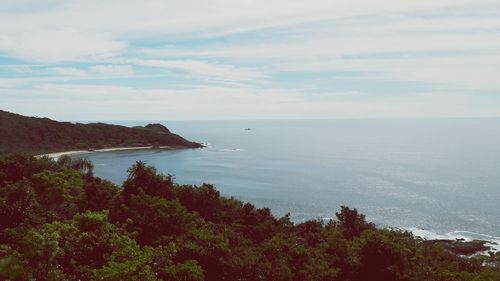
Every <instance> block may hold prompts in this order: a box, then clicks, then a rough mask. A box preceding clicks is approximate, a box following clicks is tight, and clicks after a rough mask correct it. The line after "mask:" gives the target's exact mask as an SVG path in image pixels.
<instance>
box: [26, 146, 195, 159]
mask: <svg viewBox="0 0 500 281" xmlns="http://www.w3.org/2000/svg"><path fill="white" fill-rule="evenodd" d="M186 148H187V147H186ZM146 149H160V150H177V149H185V148H184V147H177V146H159V147H152V146H131V147H112V148H101V149H94V150H68V151H61V152H51V153H45V154H39V155H35V157H49V158H52V159H56V160H57V158H59V157H61V156H65V155H68V156H70V155H75V154H90V153H99V152H115V151H128V150H146Z"/></svg>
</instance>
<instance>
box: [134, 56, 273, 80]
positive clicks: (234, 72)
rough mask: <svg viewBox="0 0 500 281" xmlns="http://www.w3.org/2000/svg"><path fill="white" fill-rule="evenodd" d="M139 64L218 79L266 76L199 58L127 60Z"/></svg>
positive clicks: (258, 78)
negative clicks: (179, 70)
mask: <svg viewBox="0 0 500 281" xmlns="http://www.w3.org/2000/svg"><path fill="white" fill-rule="evenodd" d="M127 62H129V63H133V64H136V65H141V66H149V67H160V68H174V69H181V70H184V71H187V72H189V73H191V74H193V75H196V76H199V77H201V78H208V79H215V80H219V81H256V80H260V79H264V78H266V76H265V75H264V74H263V73H262V72H259V71H257V70H255V69H250V68H245V67H235V66H233V65H228V64H218V63H211V62H206V61H200V60H137V59H136V60H128V61H127Z"/></svg>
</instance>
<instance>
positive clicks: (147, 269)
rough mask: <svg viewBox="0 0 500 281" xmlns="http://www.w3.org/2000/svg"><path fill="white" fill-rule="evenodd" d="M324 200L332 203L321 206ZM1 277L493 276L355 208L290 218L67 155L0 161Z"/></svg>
mask: <svg viewBox="0 0 500 281" xmlns="http://www.w3.org/2000/svg"><path fill="white" fill-rule="evenodd" d="M332 207H333V206H332ZM0 217H1V218H2V219H1V220H0V280H178V281H179V280H180V281H182V280H184V281H188V280H192V281H200V280H213V281H224V280H228V281H229V280H231V281H233V280H241V281H242V280H269V281H306V280H318V281H320V280H323V281H327V280H339V281H370V280H375V281H377V280H383V281H391V280H401V281H403V280H406V281H423V280H427V281H429V280H436V281H453V280H460V281H466V280H467V281H469V280H475V281H479V280H483V281H486V280H488V281H494V280H500V266H499V257H498V256H495V255H492V256H491V257H481V258H461V257H459V256H456V255H454V254H451V253H450V252H448V251H447V250H445V249H444V248H442V247H441V246H440V245H437V244H435V243H427V242H426V241H423V240H420V239H417V238H415V237H413V236H412V235H411V234H410V233H407V232H401V231H397V230H387V229H378V228H376V227H375V226H374V225H372V224H371V223H368V222H366V221H365V218H364V216H363V215H361V214H359V213H358V212H357V211H356V209H350V208H348V207H341V209H340V211H339V212H338V213H337V220H335V221H330V222H327V223H324V222H322V221H316V220H311V221H307V222H303V223H299V224H294V223H292V222H291V221H290V219H289V217H288V216H284V217H282V218H275V217H274V216H273V215H272V214H271V212H270V210H269V209H266V208H264V209H257V208H255V207H254V206H253V205H251V204H249V203H243V202H241V201H238V200H235V199H233V198H226V197H222V196H220V194H219V192H218V191H217V190H216V189H215V188H214V187H213V186H212V185H209V184H203V185H201V186H188V185H178V184H175V183H174V182H173V180H172V177H171V176H168V175H162V174H159V173H158V172H157V171H156V170H155V168H154V167H152V166H148V165H146V164H145V163H143V162H137V163H136V164H135V165H133V166H132V167H131V168H130V169H129V170H128V179H127V180H126V181H125V182H124V183H123V185H122V187H121V188H120V187H118V186H116V185H114V184H112V183H111V182H109V181H106V180H102V179H100V178H97V177H95V176H93V173H92V163H90V162H88V161H86V160H73V159H71V158H69V157H67V156H63V157H61V158H59V160H58V161H57V162H54V161H53V160H51V159H49V158H41V159H37V158H34V157H30V156H23V155H13V156H8V157H4V158H3V159H1V160H0Z"/></svg>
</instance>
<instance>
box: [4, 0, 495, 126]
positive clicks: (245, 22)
mask: <svg viewBox="0 0 500 281" xmlns="http://www.w3.org/2000/svg"><path fill="white" fill-rule="evenodd" d="M0 109H3V110H7V111H11V112H16V113H20V114H24V115H29V116H44V117H49V118H54V119H59V120H212V119H324V118H439V117H446V118H448V117H498V116H500V1H498V0H494V1H491V0H439V1H436V0H383V1H374V0H307V1H306V0H266V1H261V0H204V1H199V0H177V1H169V0H162V1H158V0H148V1H130V0H119V1H118V0H117V1H115V0H105V1H103V0H84V1H76V0H44V1H40V0H17V1H12V0H2V1H0Z"/></svg>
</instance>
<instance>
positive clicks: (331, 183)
mask: <svg viewBox="0 0 500 281" xmlns="http://www.w3.org/2000/svg"><path fill="white" fill-rule="evenodd" d="M114 123H117V124H122V125H128V126H132V125H139V124H141V125H145V124H146V123H147V121H145V122H135V121H134V122H126V121H123V122H114ZM161 123H163V124H164V125H166V126H167V127H168V128H170V129H171V131H173V132H175V133H177V134H180V135H181V136H184V137H186V138H187V139H189V140H192V141H198V142H204V143H208V147H207V148H205V149H196V150H191V149H190V150H179V151H156V150H148V151H128V152H102V153H93V154H87V155H85V156H86V157H88V158H89V159H90V160H92V161H93V162H94V164H95V172H96V174H97V175H98V176H100V177H103V178H106V179H109V180H112V181H113V182H115V183H117V184H121V183H122V182H123V180H124V179H125V178H126V170H127V168H128V167H129V166H131V165H132V164H133V163H134V162H135V161H137V160H145V161H147V163H149V164H152V165H155V166H156V167H157V169H158V170H159V171H161V172H163V173H169V174H173V175H175V179H176V181H177V182H179V183H188V184H197V185H199V184H201V183H203V182H207V183H212V184H214V185H215V186H216V187H217V188H218V189H219V190H220V191H221V193H222V194H223V195H226V196H234V197H236V198H238V199H241V200H244V201H249V202H251V203H253V204H255V205H257V206H259V207H269V208H271V210H272V211H273V213H274V214H276V215H278V216H281V215H284V214H286V213H291V216H292V219H293V220H294V221H297V222H299V221H302V220H306V219H315V218H330V217H334V216H335V212H336V211H338V210H339V206H340V205H348V206H351V207H356V208H358V209H359V210H361V211H362V212H363V213H365V214H366V216H367V218H368V219H369V220H371V221H374V222H375V223H377V224H378V225H380V226H383V227H386V226H391V227H398V228H403V229H410V230H412V231H415V232H417V233H420V234H421V235H423V236H426V235H427V236H429V235H434V236H436V235H440V236H437V237H455V236H458V237H469V238H480V239H481V238H482V239H490V240H499V239H500V238H499V236H500V119H436V120H314V121H309V120H308V121H305V120H302V121H172V122H161ZM245 128H251V130H245Z"/></svg>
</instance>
